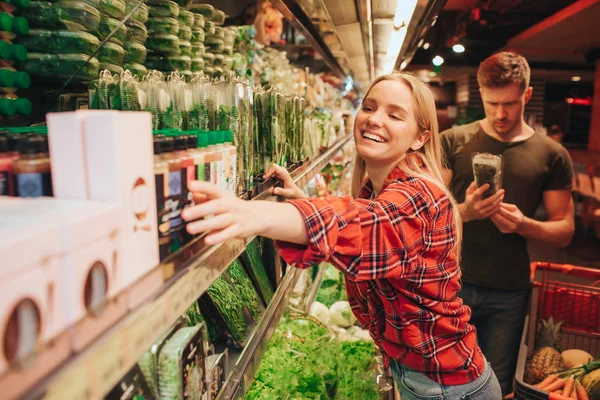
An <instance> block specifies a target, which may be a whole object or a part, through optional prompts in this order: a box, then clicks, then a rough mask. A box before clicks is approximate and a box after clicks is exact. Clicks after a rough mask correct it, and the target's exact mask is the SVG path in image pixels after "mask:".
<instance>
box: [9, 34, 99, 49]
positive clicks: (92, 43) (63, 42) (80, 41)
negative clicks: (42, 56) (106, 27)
mask: <svg viewBox="0 0 600 400" xmlns="http://www.w3.org/2000/svg"><path fill="white" fill-rule="evenodd" d="M18 40H19V43H21V44H22V45H24V46H25V47H27V50H29V51H32V52H42V53H54V52H61V53H75V54H87V55H92V54H94V52H95V51H96V50H97V49H98V47H99V46H100V41H99V40H98V38H97V37H96V36H94V35H92V34H90V33H87V32H71V31H49V30H41V29H31V30H30V31H29V34H27V35H23V36H20V37H19V39H18Z"/></svg>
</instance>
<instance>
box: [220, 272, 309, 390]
mask: <svg viewBox="0 0 600 400" xmlns="http://www.w3.org/2000/svg"><path fill="white" fill-rule="evenodd" d="M301 273H302V270H301V269H298V268H291V269H288V273H287V274H286V275H285V277H284V278H283V280H282V282H281V285H280V286H279V287H278V288H277V291H276V292H275V296H274V297H273V300H271V303H270V304H269V306H268V307H267V310H266V311H265V314H264V316H263V318H262V320H261V321H260V323H259V324H258V326H257V327H256V329H255V330H254V333H253V334H252V336H251V337H250V339H249V341H248V344H246V346H245V347H244V350H243V351H242V352H241V353H237V354H236V353H230V365H231V366H232V367H231V373H230V374H229V379H228V380H227V382H226V383H225V385H224V387H223V389H222V390H221V392H220V393H219V396H218V397H217V399H220V400H229V399H237V398H240V397H241V396H243V395H244V393H245V391H246V388H247V387H248V386H249V385H250V383H251V382H252V380H253V378H254V374H255V373H256V370H257V368H258V366H259V364H260V361H261V359H262V356H263V354H264V352H265V350H266V349H267V346H268V344H269V340H270V339H271V335H272V334H273V332H274V330H275V327H276V326H277V323H278V322H279V319H280V318H281V316H282V314H283V311H284V310H285V308H286V305H287V302H288V300H289V297H290V295H291V294H292V291H293V290H294V286H295V285H296V281H297V280H298V278H299V277H300V274H301Z"/></svg>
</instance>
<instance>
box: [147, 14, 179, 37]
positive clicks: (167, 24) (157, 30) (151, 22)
mask: <svg viewBox="0 0 600 400" xmlns="http://www.w3.org/2000/svg"><path fill="white" fill-rule="evenodd" d="M146 27H147V28H148V31H149V33H150V34H151V35H156V34H169V35H177V34H179V21H177V20H176V19H175V18H172V17H152V18H150V19H148V22H147V23H146Z"/></svg>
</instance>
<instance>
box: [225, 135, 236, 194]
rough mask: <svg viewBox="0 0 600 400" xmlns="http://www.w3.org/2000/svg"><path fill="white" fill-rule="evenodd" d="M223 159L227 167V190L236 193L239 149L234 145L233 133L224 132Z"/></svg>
mask: <svg viewBox="0 0 600 400" xmlns="http://www.w3.org/2000/svg"><path fill="white" fill-rule="evenodd" d="M224 136H225V138H224V140H223V159H224V160H225V162H224V167H225V190H227V191H228V192H230V193H234V194H235V193H236V191H237V187H238V171H237V149H236V147H235V146H234V145H233V144H232V142H233V132H231V131H224Z"/></svg>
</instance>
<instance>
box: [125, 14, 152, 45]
mask: <svg viewBox="0 0 600 400" xmlns="http://www.w3.org/2000/svg"><path fill="white" fill-rule="evenodd" d="M147 40H148V30H147V29H146V25H144V24H143V23H141V22H138V21H135V20H132V19H130V20H128V21H127V42H137V43H139V44H141V45H144V44H146V41H147Z"/></svg>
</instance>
